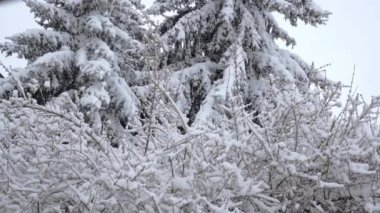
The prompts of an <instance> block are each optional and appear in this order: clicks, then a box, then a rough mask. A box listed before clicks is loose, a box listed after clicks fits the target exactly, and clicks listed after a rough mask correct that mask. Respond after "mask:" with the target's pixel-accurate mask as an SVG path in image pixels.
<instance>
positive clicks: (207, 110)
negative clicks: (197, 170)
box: [150, 0, 329, 128]
mask: <svg viewBox="0 0 380 213" xmlns="http://www.w3.org/2000/svg"><path fill="white" fill-rule="evenodd" d="M150 12H151V13H152V14H156V15H164V16H165V17H167V16H169V17H168V18H166V19H165V20H164V22H163V23H162V24H161V25H160V29H159V30H160V33H161V35H162V40H163V42H164V44H165V45H166V51H167V54H166V58H165V59H163V61H162V66H168V67H169V70H170V72H173V73H170V74H169V75H170V76H171V77H170V80H169V82H168V84H169V85H170V86H169V87H168V88H169V90H170V92H171V94H172V97H173V98H174V99H175V101H176V102H177V104H178V106H179V107H180V109H181V111H182V112H183V113H184V114H185V115H187V117H188V119H189V121H188V123H189V124H193V123H194V124H193V126H209V127H212V128H217V126H218V125H219V124H220V123H221V122H220V120H219V121H217V119H218V118H217V117H220V116H221V115H222V114H223V113H222V114H221V113H220V111H223V110H218V109H217V108H218V105H219V104H226V103H229V102H230V101H229V100H230V99H231V98H233V97H235V96H236V95H237V94H239V96H240V97H239V98H240V99H241V100H239V101H238V102H239V105H240V106H243V105H249V106H248V107H247V108H250V110H249V111H256V112H257V113H259V112H261V111H266V110H271V109H273V108H274V107H275V106H277V105H278V104H280V102H281V100H280V99H282V98H286V97H287V96H289V94H293V93H295V92H301V93H302V92H306V91H307V90H308V86H309V84H310V82H313V81H314V82H315V81H319V80H321V79H320V76H318V75H316V73H314V72H313V70H312V68H311V67H310V66H309V65H307V64H306V63H304V62H303V61H302V60H301V59H300V58H298V57H297V56H296V55H294V54H292V53H290V52H287V51H285V50H282V49H280V48H279V47H278V46H277V45H276V43H275V39H282V40H284V41H285V42H286V44H287V45H294V44H295V41H294V39H292V38H291V37H290V36H289V35H288V34H287V33H286V32H285V31H284V30H282V29H281V28H280V27H279V26H278V25H277V22H276V20H275V18H274V17H273V15H272V12H279V13H281V14H283V15H284V16H285V18H286V19H288V20H289V21H290V23H291V24H292V25H296V24H297V21H299V20H300V21H304V22H305V23H307V24H312V25H318V24H323V23H325V21H326V19H327V17H328V15H329V13H328V12H326V11H323V10H321V9H320V8H319V7H318V6H317V5H315V3H314V2H313V1H311V0H307V1H296V0H295V1H293V0H289V1H277V0H276V1H263V0H260V1H244V0H213V1H197V0H196V1H176V0H174V1H172V0H171V1H167V0H158V1H156V2H155V3H154V4H153V6H152V7H151V8H150ZM170 12H172V13H174V15H172V16H170V15H166V13H169V14H170ZM218 111H219V112H218ZM257 123H259V122H258V121H257Z"/></svg>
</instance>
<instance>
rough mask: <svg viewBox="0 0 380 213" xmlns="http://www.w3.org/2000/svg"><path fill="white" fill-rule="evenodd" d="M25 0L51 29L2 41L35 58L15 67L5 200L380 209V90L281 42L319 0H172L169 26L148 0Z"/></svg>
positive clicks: (7, 111) (167, 0) (6, 117)
mask: <svg viewBox="0 0 380 213" xmlns="http://www.w3.org/2000/svg"><path fill="white" fill-rule="evenodd" d="M25 2H26V3H27V5H28V6H29V7H30V8H31V10H32V12H33V13H34V14H35V15H36V18H37V21H38V22H39V23H40V24H41V25H42V26H43V27H45V28H46V29H44V30H29V31H26V32H24V33H20V34H17V35H14V36H11V37H9V40H10V42H8V43H4V44H1V45H0V49H1V50H2V51H4V52H6V53H7V54H13V53H15V54H18V55H19V56H21V57H23V58H25V59H27V60H28V62H29V63H28V65H27V66H26V67H25V68H18V69H8V68H7V67H5V66H4V67H3V68H4V69H5V71H6V72H8V73H9V76H8V77H6V78H0V94H1V99H0V212H148V213H150V212H151V213H156V212H236V213H237V212H273V213H274V212H313V213H314V212H378V211H380V199H379V197H380V196H379V194H380V182H379V178H378V177H379V168H380V167H379V163H380V153H379V150H380V132H379V130H380V128H379V107H380V97H373V98H372V100H371V101H370V102H365V101H364V100H363V99H362V97H361V96H360V95H359V94H355V93H353V92H352V90H350V92H349V93H348V96H347V98H346V100H345V102H344V103H343V104H342V103H341V102H340V100H341V92H342V91H341V90H342V88H345V87H342V86H341V84H340V83H338V82H332V81H330V80H328V79H327V78H326V77H325V76H324V75H323V74H322V73H323V71H324V70H323V68H318V69H316V68H315V67H314V66H310V65H309V64H307V63H305V62H304V61H303V60H302V59H301V58H300V57H298V56H297V55H294V54H293V53H291V52H288V51H286V50H282V49H280V48H279V47H278V46H277V45H276V43H275V39H277V38H281V39H284V40H285V41H286V42H287V44H288V45H294V44H295V41H294V39H292V38H291V37H290V36H289V35H288V34H287V33H286V32H285V31H284V30H282V29H281V28H280V26H278V24H277V22H276V20H275V19H274V17H273V16H272V12H279V13H281V14H283V15H284V17H285V18H286V19H287V20H289V21H290V22H291V24H293V25H296V24H297V22H298V21H303V22H305V23H307V24H311V25H318V24H323V23H324V22H325V21H326V18H327V16H328V14H329V13H328V12H325V11H324V10H322V9H321V8H319V7H318V6H317V5H315V3H313V1H310V0H302V1H301V0H271V1H268V0H258V1H248V0H245V1H244V0H210V1H198V0H189V1H182V0H158V1H156V2H155V3H154V4H153V6H152V8H150V9H148V11H149V13H152V14H156V15H161V16H162V17H163V22H162V24H161V25H160V26H157V28H156V29H153V30H150V29H149V30H147V29H148V27H150V24H152V22H149V18H148V16H146V14H145V11H143V10H142V9H143V6H142V5H141V4H140V2H139V1H138V0H128V1H127V0H115V1H109V0H96V1H94V0H44V1H43V0H26V1H25ZM148 23H149V24H148ZM144 24H146V25H145V26H144V27H142V26H143V25H144ZM154 30H157V31H154Z"/></svg>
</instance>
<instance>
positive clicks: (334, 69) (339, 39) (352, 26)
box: [0, 0, 380, 97]
mask: <svg viewBox="0 0 380 213" xmlns="http://www.w3.org/2000/svg"><path fill="white" fill-rule="evenodd" d="M0 2H1V3H0V42H3V41H5V37H6V36H9V35H12V34H14V33H18V32H22V31H23V30H25V29H30V28H36V27H37V25H36V24H35V23H34V21H33V16H32V15H31V14H30V13H29V10H28V8H26V7H25V6H24V3H23V2H22V1H21V0H3V1H0ZM143 2H146V3H150V2H152V0H143ZM315 2H316V3H317V4H319V5H320V6H321V7H322V8H324V9H326V10H329V11H331V12H332V13H333V14H332V15H331V17H330V20H329V22H328V23H327V24H326V25H324V26H319V27H317V28H315V27H311V26H305V25H303V24H299V26H298V27H296V28H294V27H291V26H290V25H288V24H286V23H285V24H284V25H283V26H284V28H285V29H286V30H287V31H288V32H289V34H290V35H292V36H293V37H295V39H296V41H297V45H296V46H295V47H294V49H292V50H291V51H293V52H295V53H297V54H298V55H299V56H300V57H301V58H303V59H304V60H305V61H306V62H309V63H311V62H314V63H315V66H316V67H319V66H323V65H325V64H328V63H331V64H332V65H331V66H329V67H328V68H327V71H328V77H329V78H331V79H333V80H335V81H342V82H343V83H346V84H349V83H350V81H351V75H352V72H353V69H354V65H355V66H356V74H355V88H356V87H357V88H358V91H359V92H361V93H364V94H365V96H366V97H370V96H373V95H380V73H379V71H380V70H379V68H378V67H379V65H378V64H377V63H378V62H380V54H379V53H378V50H380V24H379V22H380V13H379V12H378V11H379V10H380V1H379V0H366V1H358V0H315ZM279 22H280V23H283V22H282V21H281V20H279ZM0 60H1V61H3V62H4V64H6V65H9V66H13V67H22V66H24V65H25V62H24V61H22V60H17V59H15V57H12V58H5V57H4V55H0Z"/></svg>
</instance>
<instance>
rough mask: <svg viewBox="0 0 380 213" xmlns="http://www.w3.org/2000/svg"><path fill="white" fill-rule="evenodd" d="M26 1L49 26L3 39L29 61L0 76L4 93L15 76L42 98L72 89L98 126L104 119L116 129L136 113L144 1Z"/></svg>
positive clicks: (8, 48) (11, 51)
mask: <svg viewBox="0 0 380 213" xmlns="http://www.w3.org/2000/svg"><path fill="white" fill-rule="evenodd" d="M25 2H26V4H27V6H28V7H30V9H31V11H32V13H34V15H35V17H36V18H37V22H38V23H39V24H40V25H41V26H42V27H43V28H45V29H35V30H27V31H26V32H23V33H20V34H16V35H14V36H11V37H9V38H8V39H9V40H11V42H8V43H5V44H2V45H0V49H1V50H2V51H3V52H6V53H7V54H8V55H10V54H14V53H15V54H18V56H19V57H21V58H24V59H26V60H27V61H28V65H27V66H26V68H25V69H24V70H23V71H21V72H15V73H12V75H11V76H10V77H9V78H7V79H5V80H2V82H1V89H0V93H1V95H7V94H8V95H9V94H10V92H11V91H12V90H13V89H14V88H15V79H17V80H18V81H20V82H21V83H22V84H24V88H25V89H26V90H27V92H28V93H31V94H32V96H33V98H35V99H37V101H38V103H39V104H44V103H46V102H47V101H49V100H50V99H51V98H52V97H55V96H58V95H59V94H61V93H63V92H67V91H71V92H70V93H71V94H72V96H75V95H77V96H78V97H79V100H78V104H80V106H81V109H82V110H84V111H86V117H87V119H88V120H89V122H91V123H92V125H93V126H94V127H95V129H96V130H97V131H101V128H102V127H104V126H106V125H105V124H107V125H109V126H111V127H112V128H110V129H113V130H116V129H118V128H120V123H121V124H122V125H126V123H128V121H130V120H131V119H133V117H134V116H135V115H136V114H137V112H138V105H139V101H138V99H137V98H136V96H135V95H134V93H133V91H132V90H131V88H130V86H132V85H133V79H132V77H133V73H134V72H135V71H139V70H141V68H142V66H143V64H142V60H141V52H142V48H143V46H142V44H141V41H142V40H143V33H144V32H143V28H142V27H141V26H142V25H143V15H142V13H141V11H140V10H141V9H142V5H141V4H140V1H138V0H137V1H129V0H117V1H108V0H96V1H89V0H79V1H64V0H26V1H25ZM74 93H75V95H74ZM102 121H103V122H102ZM106 121H108V122H106Z"/></svg>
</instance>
